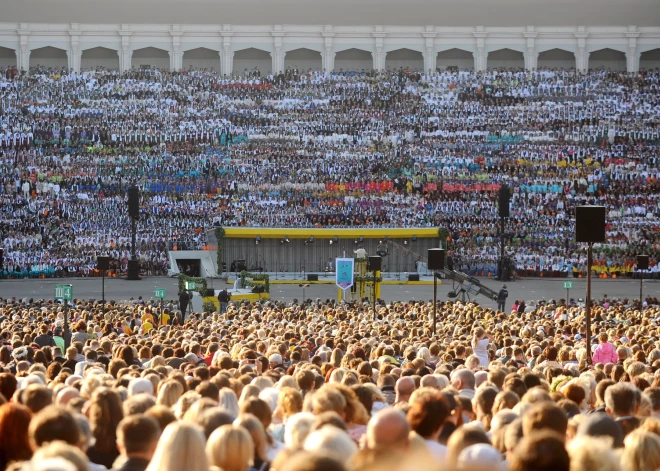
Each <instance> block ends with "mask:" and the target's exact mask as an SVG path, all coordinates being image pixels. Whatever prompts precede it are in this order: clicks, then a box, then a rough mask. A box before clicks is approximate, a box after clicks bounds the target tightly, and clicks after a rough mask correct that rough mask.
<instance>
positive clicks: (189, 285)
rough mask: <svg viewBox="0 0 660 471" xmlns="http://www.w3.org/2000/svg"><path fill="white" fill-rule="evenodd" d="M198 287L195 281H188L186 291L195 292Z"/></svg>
mask: <svg viewBox="0 0 660 471" xmlns="http://www.w3.org/2000/svg"><path fill="white" fill-rule="evenodd" d="M196 287H197V284H196V283H195V282H194V281H186V289H187V290H189V291H192V290H194V289H195V288H196Z"/></svg>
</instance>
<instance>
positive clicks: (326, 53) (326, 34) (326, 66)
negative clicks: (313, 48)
mask: <svg viewBox="0 0 660 471" xmlns="http://www.w3.org/2000/svg"><path fill="white" fill-rule="evenodd" d="M321 35H322V36H323V38H324V39H325V40H324V48H323V53H322V54H321V62H322V64H321V67H322V68H323V70H325V71H326V72H332V71H333V70H335V53H334V51H333V50H332V49H333V38H334V37H335V33H334V32H333V31H332V26H331V25H326V26H325V28H324V31H323V33H321Z"/></svg>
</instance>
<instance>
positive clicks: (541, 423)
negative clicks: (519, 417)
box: [523, 402, 568, 439]
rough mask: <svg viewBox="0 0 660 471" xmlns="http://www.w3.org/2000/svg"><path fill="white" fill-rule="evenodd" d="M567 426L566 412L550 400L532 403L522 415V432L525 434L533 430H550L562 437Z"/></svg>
mask: <svg viewBox="0 0 660 471" xmlns="http://www.w3.org/2000/svg"><path fill="white" fill-rule="evenodd" d="M567 428H568V418H566V413H565V412H564V411H563V410H562V409H561V408H559V407H557V406H556V405H555V404H554V403H552V402H540V403H537V404H534V405H533V406H532V407H531V409H529V410H528V411H527V412H526V413H525V414H524V415H523V432H524V434H525V436H527V435H529V434H530V433H532V432H533V431H538V430H551V431H553V432H555V433H556V434H557V435H558V436H560V437H562V439H564V438H565V436H566V430H567Z"/></svg>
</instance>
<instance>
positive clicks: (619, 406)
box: [605, 383, 642, 436]
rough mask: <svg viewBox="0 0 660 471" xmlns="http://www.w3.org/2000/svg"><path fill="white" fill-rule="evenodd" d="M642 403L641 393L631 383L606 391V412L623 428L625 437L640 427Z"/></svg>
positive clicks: (611, 387)
mask: <svg viewBox="0 0 660 471" xmlns="http://www.w3.org/2000/svg"><path fill="white" fill-rule="evenodd" d="M641 402H642V393H641V391H640V390H639V389H637V388H636V387H635V386H633V385H632V384H630V383H616V384H615V385H613V386H610V387H609V388H607V390H606V391H605V412H607V414H609V415H610V416H611V417H612V418H613V419H614V420H615V421H616V422H617V423H618V424H619V425H620V426H621V428H622V429H623V433H624V436H627V435H628V434H629V433H630V432H632V431H633V430H635V429H636V428H637V427H639V425H640V423H641V422H640V420H639V419H638V418H637V412H638V411H639V407H640V405H641Z"/></svg>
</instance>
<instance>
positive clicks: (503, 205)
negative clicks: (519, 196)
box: [498, 185, 511, 218]
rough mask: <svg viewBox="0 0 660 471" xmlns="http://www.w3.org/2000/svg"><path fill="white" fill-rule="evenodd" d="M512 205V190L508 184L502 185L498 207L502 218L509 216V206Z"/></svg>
mask: <svg viewBox="0 0 660 471" xmlns="http://www.w3.org/2000/svg"><path fill="white" fill-rule="evenodd" d="M510 205H511V190H510V189H509V187H508V186H506V185H502V186H501V187H500V193H499V199H498V207H499V212H500V217H501V218H508V217H509V206H510Z"/></svg>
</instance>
